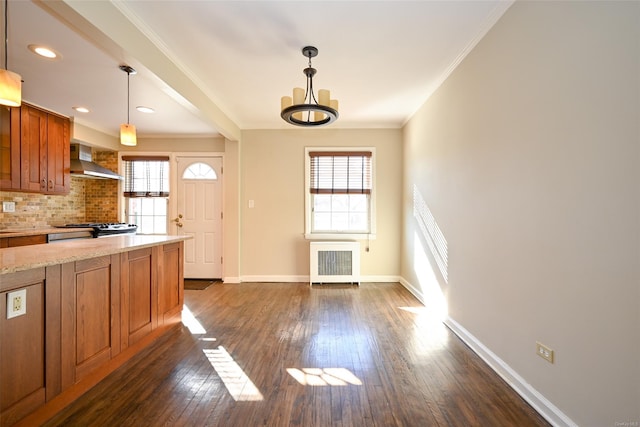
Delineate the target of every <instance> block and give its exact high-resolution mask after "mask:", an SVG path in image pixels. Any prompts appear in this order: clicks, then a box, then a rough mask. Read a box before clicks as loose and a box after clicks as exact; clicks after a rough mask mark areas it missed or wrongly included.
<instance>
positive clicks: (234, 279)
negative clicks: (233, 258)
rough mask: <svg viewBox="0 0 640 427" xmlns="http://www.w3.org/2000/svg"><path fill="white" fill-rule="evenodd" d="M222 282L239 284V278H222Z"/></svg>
mask: <svg viewBox="0 0 640 427" xmlns="http://www.w3.org/2000/svg"><path fill="white" fill-rule="evenodd" d="M222 281H223V282H224V283H240V278H239V277H223V278H222Z"/></svg>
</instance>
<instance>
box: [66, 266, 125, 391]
mask: <svg viewBox="0 0 640 427" xmlns="http://www.w3.org/2000/svg"><path fill="white" fill-rule="evenodd" d="M61 282H62V290H61V354H62V356H61V370H60V372H61V382H62V389H63V390H64V389H66V388H68V387H70V386H72V385H73V384H75V383H77V382H78V381H80V380H82V379H83V378H84V377H85V376H87V375H88V374H89V373H90V372H92V371H94V370H95V369H97V368H98V367H100V366H101V365H103V364H105V363H106V362H108V361H109V360H110V359H111V358H113V357H114V356H115V355H117V354H118V353H119V352H120V256H119V255H105V256H102V257H98V258H91V259H87V260H82V261H76V262H72V263H67V264H63V265H62V278H61Z"/></svg>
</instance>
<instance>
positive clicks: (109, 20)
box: [37, 0, 241, 141]
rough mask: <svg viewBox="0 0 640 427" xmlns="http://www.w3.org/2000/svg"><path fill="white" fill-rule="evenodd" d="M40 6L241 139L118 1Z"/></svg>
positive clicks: (75, 0) (69, 1)
mask: <svg viewBox="0 0 640 427" xmlns="http://www.w3.org/2000/svg"><path fill="white" fill-rule="evenodd" d="M37 3H38V4H39V5H40V6H41V7H43V8H44V9H47V10H49V11H50V12H51V13H53V14H54V15H56V16H58V18H60V19H62V20H63V21H65V22H66V23H67V25H70V26H71V27H72V28H75V29H76V31H78V32H79V33H81V34H82V35H83V36H84V37H85V38H87V39H88V40H90V41H92V42H93V43H94V44H96V46H99V47H100V48H101V49H103V50H104V51H105V52H107V53H108V54H110V55H112V56H113V57H114V58H116V59H117V60H119V61H125V62H127V64H128V65H132V66H134V67H135V66H136V65H137V64H139V65H141V66H142V67H144V68H146V69H147V70H149V71H150V72H151V73H153V74H154V75H155V76H156V77H157V78H159V79H160V80H161V81H162V82H164V84H165V85H167V87H166V89H167V91H168V92H170V93H169V95H171V96H172V97H174V99H176V101H178V102H180V103H181V104H182V105H184V106H185V107H186V108H189V109H190V110H191V111H192V112H194V113H195V114H198V115H199V116H201V117H203V118H204V119H206V120H208V121H210V122H211V123H213V124H214V126H215V127H216V128H217V130H218V131H219V132H220V134H222V135H223V136H224V137H225V138H227V139H229V140H232V141H238V140H239V139H240V134H241V132H240V128H239V127H238V125H236V123H235V122H234V121H233V120H231V119H230V118H229V117H228V116H227V115H226V114H225V113H224V112H223V111H222V110H221V109H220V107H218V105H217V104H216V103H215V102H214V101H213V100H212V97H211V96H209V95H207V93H206V92H205V91H204V90H203V89H202V88H201V87H199V86H198V85H197V84H196V83H195V82H194V80H193V79H190V78H189V76H188V75H187V74H186V73H185V72H184V71H183V70H182V69H181V68H180V67H179V66H178V65H177V64H176V63H175V62H174V61H172V60H171V58H170V57H169V56H168V55H167V54H166V53H165V52H163V51H162V49H161V48H159V47H158V46H157V45H156V44H155V43H154V42H152V41H151V40H150V38H149V37H147V36H146V35H145V34H144V33H143V31H141V29H140V28H138V27H137V26H136V25H135V24H134V23H133V22H132V20H131V19H129V18H128V17H127V16H126V15H125V13H124V12H123V8H122V7H118V5H117V4H116V3H115V2H111V1H86V0H63V1H42V0H40V1H37Z"/></svg>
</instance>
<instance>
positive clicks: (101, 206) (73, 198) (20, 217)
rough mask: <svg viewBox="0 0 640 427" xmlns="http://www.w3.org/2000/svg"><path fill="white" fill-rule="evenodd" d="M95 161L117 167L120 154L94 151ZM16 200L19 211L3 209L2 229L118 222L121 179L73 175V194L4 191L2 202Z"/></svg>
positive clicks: (0, 223) (0, 194)
mask: <svg viewBox="0 0 640 427" xmlns="http://www.w3.org/2000/svg"><path fill="white" fill-rule="evenodd" d="M93 159H94V161H95V162H96V163H98V164H100V165H101V166H104V167H106V168H109V169H111V170H114V171H115V170H117V168H118V166H117V153H114V152H99V153H94V157H93ZM4 201H7V202H15V204H16V206H15V212H0V229H24V228H37V227H46V226H49V225H58V224H69V223H81V222H117V221H118V182H117V181H115V180H94V179H86V178H80V177H75V176H72V177H71V191H70V192H69V194H67V195H64V196H60V195H46V194H37V193H22V192H14V191H0V202H4Z"/></svg>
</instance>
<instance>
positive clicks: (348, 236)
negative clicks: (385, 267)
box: [304, 233, 376, 240]
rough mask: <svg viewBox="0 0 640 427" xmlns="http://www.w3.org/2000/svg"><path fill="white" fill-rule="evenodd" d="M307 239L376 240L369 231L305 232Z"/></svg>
mask: <svg viewBox="0 0 640 427" xmlns="http://www.w3.org/2000/svg"><path fill="white" fill-rule="evenodd" d="M304 238H305V239H307V240H376V235H375V234H373V233H372V234H369V233H305V235H304Z"/></svg>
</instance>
